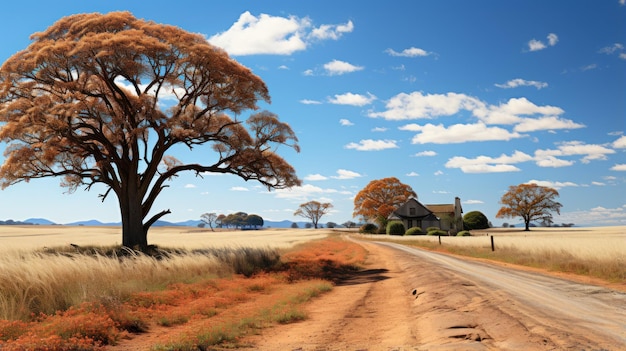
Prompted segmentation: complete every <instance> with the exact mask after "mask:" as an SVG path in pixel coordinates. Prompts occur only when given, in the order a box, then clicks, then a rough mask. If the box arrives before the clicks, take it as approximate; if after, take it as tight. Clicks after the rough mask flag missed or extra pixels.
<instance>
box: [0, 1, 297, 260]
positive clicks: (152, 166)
mask: <svg viewBox="0 0 626 351" xmlns="http://www.w3.org/2000/svg"><path fill="white" fill-rule="evenodd" d="M31 40H32V42H31V44H30V45H29V46H28V47H27V48H26V49H25V50H23V51H20V52H18V53H16V54H15V55H13V56H12V57H10V58H9V59H8V60H7V61H6V62H5V63H4V64H3V65H2V67H1V68H0V124H1V125H2V126H1V127H0V128H1V129H0V141H2V142H6V143H7V144H8V146H7V148H6V150H5V156H6V159H5V162H4V164H3V165H2V167H1V168H0V183H1V185H2V187H3V188H4V187H7V186H10V185H12V184H15V183H18V182H21V181H29V180H31V179H36V178H45V177H57V176H59V177H62V181H61V185H62V186H65V187H67V188H68V189H69V190H70V191H74V190H76V189H77V188H79V187H83V186H84V187H85V188H86V189H90V188H91V187H92V186H94V185H96V184H101V185H104V187H105V189H106V190H105V191H103V193H102V194H101V197H102V198H103V199H104V198H106V197H107V195H109V194H110V193H111V192H113V193H114V194H115V195H116V196H117V200H118V202H119V208H120V213H121V220H122V232H123V233H122V237H123V238H122V239H123V240H122V243H123V245H125V246H128V247H139V248H145V247H146V246H147V244H148V241H147V233H148V229H149V228H150V226H151V225H152V224H154V223H155V222H156V221H157V220H158V219H159V218H161V217H162V216H164V215H166V214H168V213H170V211H169V210H163V211H160V212H157V213H153V212H152V210H153V209H152V207H153V204H154V203H155V200H156V199H157V197H158V196H159V194H161V192H162V190H163V189H164V188H166V187H167V181H168V180H170V179H171V178H172V177H174V176H176V175H178V174H179V173H181V172H185V171H190V172H194V173H195V174H196V175H198V176H201V175H202V174H204V173H206V172H216V173H227V174H234V175H236V176H239V177H241V178H243V179H245V180H255V181H258V182H260V183H262V184H263V185H264V186H266V187H267V188H268V189H269V190H271V189H278V188H289V187H292V186H296V185H300V183H301V182H300V180H299V179H298V177H297V176H296V172H295V170H294V168H293V167H292V166H291V165H290V164H289V163H287V162H286V161H285V160H284V159H283V158H282V157H280V156H279V155H277V154H276V153H275V150H276V147H277V146H279V145H287V146H289V147H292V148H294V149H295V150H296V151H299V146H298V144H297V141H298V140H297V138H296V136H295V134H294V132H293V131H292V129H291V128H290V126H289V125H288V124H286V123H283V122H280V121H279V119H278V117H277V116H276V115H274V114H272V113H270V112H267V111H262V112H254V113H253V114H251V115H250V116H249V117H248V118H247V120H246V121H245V123H243V122H242V121H240V120H238V119H237V118H236V117H231V115H232V116H238V115H240V114H241V113H242V112H244V111H253V110H257V109H258V105H257V104H258V102H259V101H265V102H268V103H269V102H270V96H269V92H268V90H267V87H266V85H265V83H264V82H263V81H262V80H261V78H259V77H258V76H256V75H255V74H253V73H252V72H251V71H250V70H249V69H248V68H246V67H244V66H242V65H241V64H239V63H238V62H236V61H234V60H233V59H231V58H230V57H229V56H228V55H227V54H226V53H225V52H224V51H223V50H221V49H219V48H217V47H214V46H212V45H210V44H209V43H208V42H207V41H206V39H205V38H204V37H203V36H202V35H199V34H193V33H189V32H187V31H184V30H182V29H180V28H178V27H174V26H169V25H163V24H158V23H154V22H151V21H145V20H141V19H137V18H135V17H134V16H133V15H132V14H131V13H129V12H112V13H109V14H98V13H92V14H78V15H72V16H69V17H65V18H62V19H60V20H59V21H57V22H56V23H54V24H53V25H52V26H50V27H49V28H48V29H47V30H45V31H43V32H39V33H35V34H33V35H32V36H31ZM180 146H182V147H185V148H187V149H189V150H191V149H194V150H195V149H199V150H198V151H200V153H199V155H198V156H200V157H201V161H197V160H195V162H192V163H185V162H182V161H181V160H178V159H176V158H174V157H173V155H172V150H173V148H175V147H177V148H178V149H179V150H180ZM210 150H213V151H214V152H206V151H210Z"/></svg>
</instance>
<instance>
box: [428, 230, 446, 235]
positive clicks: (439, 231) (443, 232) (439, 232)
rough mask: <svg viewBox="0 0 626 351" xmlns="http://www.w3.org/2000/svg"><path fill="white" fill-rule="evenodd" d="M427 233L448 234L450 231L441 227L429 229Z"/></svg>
mask: <svg viewBox="0 0 626 351" xmlns="http://www.w3.org/2000/svg"><path fill="white" fill-rule="evenodd" d="M427 235H448V232H446V231H445V230H441V229H439V228H437V229H434V230H429V231H428V233H427Z"/></svg>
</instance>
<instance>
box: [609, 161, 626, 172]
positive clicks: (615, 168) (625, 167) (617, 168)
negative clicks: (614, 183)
mask: <svg viewBox="0 0 626 351" xmlns="http://www.w3.org/2000/svg"><path fill="white" fill-rule="evenodd" d="M611 170H612V171H621V172H624V171H626V163H621V164H616V165H615V166H613V167H611Z"/></svg>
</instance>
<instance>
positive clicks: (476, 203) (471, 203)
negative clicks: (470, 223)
mask: <svg viewBox="0 0 626 351" xmlns="http://www.w3.org/2000/svg"><path fill="white" fill-rule="evenodd" d="M463 203H464V204H467V205H478V204H484V203H485V202H484V201H481V200H466V201H463Z"/></svg>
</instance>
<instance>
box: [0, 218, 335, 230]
mask: <svg viewBox="0 0 626 351" xmlns="http://www.w3.org/2000/svg"><path fill="white" fill-rule="evenodd" d="M6 222H7V223H5V222H3V221H0V224H34V225H56V224H57V223H54V222H52V221H50V220H48V219H45V218H29V219H27V220H25V221H23V222H16V221H11V220H8V221H6ZM201 223H203V222H202V221H201V220H194V219H190V220H187V221H182V222H168V221H161V220H159V221H156V223H154V224H153V225H152V226H153V227H197V226H198V225H199V224H201ZM293 223H294V221H289V220H283V221H267V220H266V221H264V224H263V227H265V228H291V225H292V224H293ZM295 223H296V224H298V228H306V225H307V222H295ZM325 224H326V223H324V225H325ZM63 225H70V226H94V227H103V226H113V227H119V226H121V225H122V223H121V222H108V223H105V222H100V221H99V220H97V219H89V220H84V221H77V222H71V223H65V224H63Z"/></svg>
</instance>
